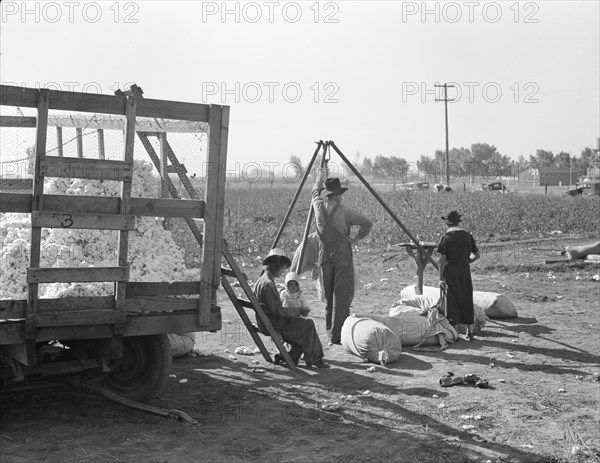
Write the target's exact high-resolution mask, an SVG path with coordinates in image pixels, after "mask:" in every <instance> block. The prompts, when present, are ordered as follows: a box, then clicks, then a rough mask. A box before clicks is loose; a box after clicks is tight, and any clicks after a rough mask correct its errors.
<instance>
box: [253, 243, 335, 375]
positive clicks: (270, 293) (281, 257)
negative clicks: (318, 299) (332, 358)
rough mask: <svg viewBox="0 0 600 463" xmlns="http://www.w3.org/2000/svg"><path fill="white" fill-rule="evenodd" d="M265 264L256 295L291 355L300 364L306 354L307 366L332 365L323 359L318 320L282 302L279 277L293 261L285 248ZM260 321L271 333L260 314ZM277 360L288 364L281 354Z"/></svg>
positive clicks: (262, 328) (260, 326) (263, 330)
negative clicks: (278, 286) (285, 251)
mask: <svg viewBox="0 0 600 463" xmlns="http://www.w3.org/2000/svg"><path fill="white" fill-rule="evenodd" d="M262 264H263V272H262V274H261V275H260V277H259V278H258V280H256V283H255V284H254V294H255V295H256V298H257V299H258V302H260V305H261V307H262V308H263V310H264V311H265V314H266V315H267V317H268V318H269V321H270V322H271V324H272V325H273V328H274V329H275V331H277V332H278V333H279V334H281V337H282V338H283V340H284V341H285V342H287V343H288V344H289V345H290V346H291V348H290V351H289V354H290V357H291V358H292V360H293V361H294V363H296V364H297V363H298V360H300V357H301V356H302V354H304V361H305V362H306V366H308V367H312V366H315V367H317V368H329V365H328V364H326V363H325V362H323V347H322V346H321V341H320V340H319V335H318V334H317V329H316V328H315V323H314V322H313V321H312V320H311V319H309V318H303V317H301V315H302V313H304V312H300V311H293V310H289V309H286V308H284V307H283V305H282V303H281V297H280V295H279V291H278V290H277V285H276V284H275V278H279V277H280V276H281V275H282V274H283V272H284V270H285V269H287V268H289V267H290V265H291V264H292V262H291V261H290V259H288V258H287V257H286V255H285V254H284V252H283V251H282V250H281V249H279V248H274V249H271V251H270V252H269V255H268V256H267V257H266V258H265V260H263V262H262ZM256 322H257V324H258V329H259V330H260V332H261V333H262V334H265V335H267V336H268V335H269V331H268V330H267V327H266V326H265V324H264V323H263V321H262V320H261V318H260V317H256ZM275 363H276V364H280V365H283V364H285V363H284V362H283V359H282V358H281V357H280V356H279V354H277V355H276V356H275Z"/></svg>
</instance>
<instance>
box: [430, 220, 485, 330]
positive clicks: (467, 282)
mask: <svg viewBox="0 0 600 463" xmlns="http://www.w3.org/2000/svg"><path fill="white" fill-rule="evenodd" d="M438 252H439V253H440V254H444V255H445V256H446V267H445V268H444V275H443V277H444V278H445V279H446V284H447V285H448V297H447V313H446V318H448V320H449V321H450V323H452V324H453V325H458V324H466V325H470V324H472V323H473V322H474V318H475V316H474V309H473V282H472V281H471V268H470V266H469V259H470V256H471V253H476V252H477V245H476V244H475V240H474V239H473V236H472V235H471V234H470V233H469V232H468V231H466V230H463V229H450V230H448V232H447V233H446V234H445V235H444V236H442V238H441V239H440V243H439V245H438Z"/></svg>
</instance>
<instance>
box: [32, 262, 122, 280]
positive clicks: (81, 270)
mask: <svg viewBox="0 0 600 463" xmlns="http://www.w3.org/2000/svg"><path fill="white" fill-rule="evenodd" d="M127 280H129V266H128V265H124V266H119V267H67V268H41V267H30V268H28V269H27V282H28V283H32V284H38V283H80V282H93V281H99V282H105V281H127Z"/></svg>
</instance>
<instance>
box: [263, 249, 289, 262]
mask: <svg viewBox="0 0 600 463" xmlns="http://www.w3.org/2000/svg"><path fill="white" fill-rule="evenodd" d="M277 261H281V262H283V263H284V264H286V265H285V266H286V267H290V266H291V265H292V261H291V260H290V259H288V257H287V256H286V255H285V253H284V252H283V249H281V248H273V249H271V250H270V251H269V255H268V256H267V257H266V258H265V260H263V261H262V264H263V265H270V264H272V263H273V262H277Z"/></svg>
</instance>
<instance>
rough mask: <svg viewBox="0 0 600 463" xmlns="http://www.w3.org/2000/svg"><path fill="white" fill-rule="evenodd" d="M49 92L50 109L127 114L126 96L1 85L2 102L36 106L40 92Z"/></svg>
mask: <svg viewBox="0 0 600 463" xmlns="http://www.w3.org/2000/svg"><path fill="white" fill-rule="evenodd" d="M40 92H46V93H47V94H48V102H49V109H59V110H62V111H83V112H91V113H107V114H125V101H126V99H125V97H123V96H117V95H93V94H89V93H81V92H71V91H61V90H52V89H37V88H28V87H16V86H12V85H1V86H0V104H2V105H6V106H20V107H22V108H36V107H37V101H38V94H39V93H40Z"/></svg>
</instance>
